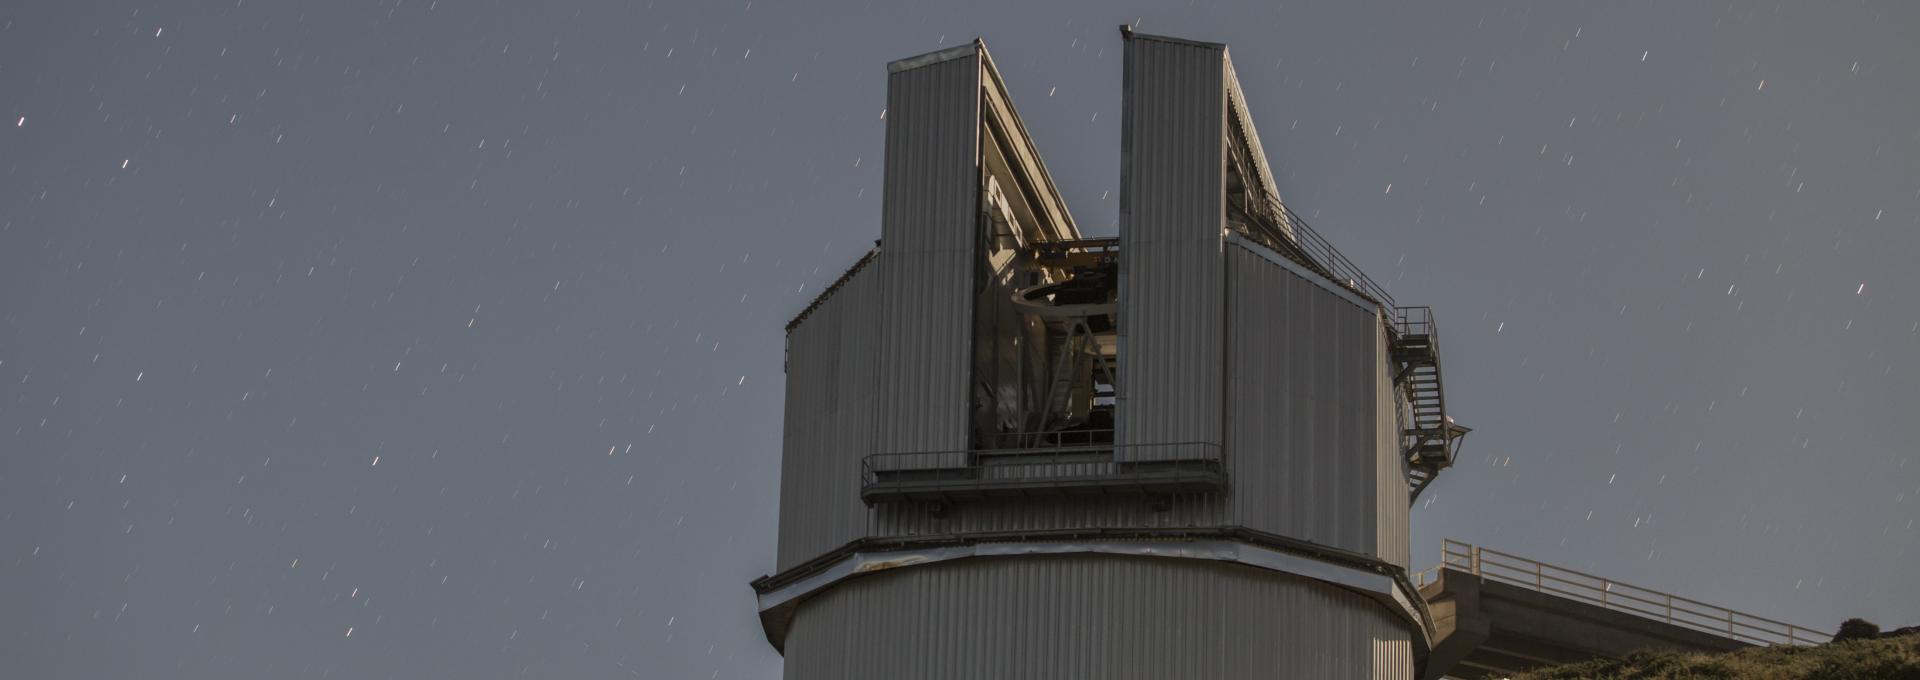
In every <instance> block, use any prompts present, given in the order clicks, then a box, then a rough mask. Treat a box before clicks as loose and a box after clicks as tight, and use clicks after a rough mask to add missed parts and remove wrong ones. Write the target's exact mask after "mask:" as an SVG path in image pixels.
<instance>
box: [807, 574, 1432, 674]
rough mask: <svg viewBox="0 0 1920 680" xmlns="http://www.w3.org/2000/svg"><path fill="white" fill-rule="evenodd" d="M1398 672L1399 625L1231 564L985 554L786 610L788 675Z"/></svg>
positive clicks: (878, 577) (859, 583)
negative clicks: (790, 612)
mask: <svg viewBox="0 0 1920 680" xmlns="http://www.w3.org/2000/svg"><path fill="white" fill-rule="evenodd" d="M1413 674H1414V659H1413V643H1412V632H1411V630H1410V629H1409V624H1407V623H1406V622H1404V621H1402V620H1401V619H1399V618H1397V617H1395V616H1394V615H1392V614H1391V613H1389V612H1388V611H1387V610H1386V609H1385V608H1384V607H1383V606H1382V605H1380V604H1379V603H1378V602H1375V601H1373V600H1371V599H1369V598H1367V597H1364V596H1362V595H1358V594H1354V593H1351V592H1348V591H1345V590H1342V589H1339V588H1336V587H1333V586H1330V585H1327V584H1323V583H1320V582H1318V581H1313V580H1311V579H1305V578H1301V577H1297V576H1292V575H1288V574H1283V573H1279V572H1273V571H1267V570H1264V569H1259V568H1256V567H1249V566H1244V565H1237V564H1230V563H1223V562H1213V561H1207V560H1190V559H1174V558H1156V557H1130V556H1115V555H1100V554H1084V555H1032V556H1018V557H991V558H972V559H964V560H956V561H951V562H940V563H934V564H926V565H920V566H911V567H904V568H898V569H888V570H886V571H883V572H880V573H876V574H872V575H869V576H862V577H857V578H853V579H850V580H848V581H845V582H843V583H840V584H838V585H836V586H834V587H831V588H828V589H827V590H826V591H824V592H822V593H820V594H819V595H817V596H815V597H812V598H810V599H808V600H806V601H805V602H804V603H802V604H801V605H800V607H799V610H798V611H797V612H796V613H795V616H794V619H793V625H792V628H791V629H790V631H789V633H788V637H787V639H786V677H787V679H788V680H827V679H834V680H840V679H863V678H873V679H881V678H884V679H886V680H897V679H900V678H927V679H931V678H955V679H960V678H967V679H971V678H1005V679H1008V680H1016V679H1033V680H1040V679H1047V680H1052V679H1055V678H1142V679H1147V678H1151V679H1154V680H1159V679H1161V678H1230V679H1239V678H1247V679H1252V678H1262V679H1267V678H1374V679H1377V680H1409V679H1411V678H1412V677H1413Z"/></svg>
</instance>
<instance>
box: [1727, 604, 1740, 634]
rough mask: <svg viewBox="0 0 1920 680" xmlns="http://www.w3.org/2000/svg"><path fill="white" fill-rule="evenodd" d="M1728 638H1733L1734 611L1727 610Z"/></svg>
mask: <svg viewBox="0 0 1920 680" xmlns="http://www.w3.org/2000/svg"><path fill="white" fill-rule="evenodd" d="M1727 636H1728V637H1733V610H1731V609H1729V610H1727ZM1735 639H1738V638H1735Z"/></svg>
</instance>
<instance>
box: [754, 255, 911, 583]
mask: <svg viewBox="0 0 1920 680" xmlns="http://www.w3.org/2000/svg"><path fill="white" fill-rule="evenodd" d="M889 255H891V254H890V253H886V254H882V255H880V259H879V261H877V262H874V263H872V264H869V265H868V266H867V267H866V268H865V269H862V270H860V271H858V272H856V273H854V274H853V275H852V276H851V277H849V278H848V279H847V280H846V281H845V282H844V283H842V284H841V285H840V289H839V290H838V291H835V292H834V293H833V295H832V296H831V297H828V298H826V299H824V300H822V301H821V302H820V305H819V307H817V308H815V309H814V310H813V312H812V313H811V314H809V315H808V316H807V318H805V319H803V320H801V321H800V323H799V324H797V325H795V326H794V328H793V330H792V331H790V332H789V333H787V405H786V406H787V408H786V433H785V437H784V439H783V440H782V447H783V449H784V451H783V452H782V454H781V457H780V549H779V559H778V569H782V570H784V569H787V568H788V567H792V566H794V565H796V564H799V563H801V562H805V561H807V560H810V559H813V558H814V557H817V556H819V555H820V554H821V553H824V552H826V551H828V550H832V549H834V548H837V547H839V546H841V545H843V544H845V543H846V542H848V541H851V540H854V539H856V538H860V537H862V536H865V535H866V533H867V525H866V518H867V508H866V506H865V505H862V504H861V503H860V458H861V457H862V456H864V455H866V454H867V453H868V452H870V451H871V450H872V447H873V416H874V414H875V412H876V411H877V404H876V403H875V401H874V390H873V385H874V378H875V373H874V369H875V363H874V359H873V357H874V350H875V349H876V345H878V340H879V336H878V335H877V334H875V333H874V328H875V327H876V326H878V325H879V323H880V297H881V296H880V285H879V282H880V276H879V274H878V272H877V271H876V270H877V269H878V266H879V265H880V264H882V263H884V262H885V261H886V258H887V257H888V256H889Z"/></svg>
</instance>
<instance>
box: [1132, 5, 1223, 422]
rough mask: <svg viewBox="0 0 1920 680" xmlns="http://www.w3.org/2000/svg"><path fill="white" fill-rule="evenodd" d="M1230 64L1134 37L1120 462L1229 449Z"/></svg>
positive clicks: (1195, 48)
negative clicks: (1225, 434) (1225, 248)
mask: <svg viewBox="0 0 1920 680" xmlns="http://www.w3.org/2000/svg"><path fill="white" fill-rule="evenodd" d="M1226 59H1227V53H1226V46H1224V45H1208V44H1204V43H1194V42H1188V41H1178V40H1171V39H1163V38H1158V37H1152V36H1145V35H1133V34H1129V37H1128V39H1127V41H1126V57H1125V67H1124V69H1125V73H1124V76H1123V80H1122V85H1121V88H1122V95H1121V106H1122V109H1121V123H1120V127H1121V134H1120V252H1121V253H1122V256H1121V258H1120V309H1119V343H1120V344H1119V363H1120V374H1119V383H1120V384H1119V386H1118V387H1119V394H1118V400H1117V405H1116V407H1115V420H1116V421H1117V423H1116V425H1117V427H1118V432H1117V433H1116V438H1117V440H1118V442H1119V443H1120V444H1122V445H1123V447H1124V448H1121V449H1119V454H1118V455H1117V456H1116V457H1117V458H1121V459H1126V460H1155V459H1161V460H1164V459H1170V458H1180V457H1189V456H1190V455H1191V454H1192V452H1190V451H1185V450H1183V447H1172V446H1169V447H1143V446H1138V445H1147V444H1172V443H1187V442H1204V443H1208V444H1218V443H1219V442H1220V429H1221V412H1220V399H1221V371H1222V364H1223V362H1222V361H1221V344H1222V342H1221V332H1222V321H1221V311H1222V307H1223V304H1224V303H1223V300H1222V295H1221V285H1222V279H1223V274H1222V264H1221V229H1222V227H1223V226H1224V223H1225V220H1226V153H1225V148H1226V147H1225V145H1226V82H1225V79H1226V66H1225V65H1226ZM1228 455H1231V454H1228Z"/></svg>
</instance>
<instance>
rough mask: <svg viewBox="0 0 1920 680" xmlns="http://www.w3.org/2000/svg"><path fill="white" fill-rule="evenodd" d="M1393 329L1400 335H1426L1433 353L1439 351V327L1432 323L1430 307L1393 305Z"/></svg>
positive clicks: (1431, 309)
mask: <svg viewBox="0 0 1920 680" xmlns="http://www.w3.org/2000/svg"><path fill="white" fill-rule="evenodd" d="M1393 325H1394V330H1396V331H1398V332H1399V333H1400V335H1402V336H1409V335H1424V336H1427V343H1428V346H1430V347H1432V348H1433V352H1434V354H1436V355H1437V354H1439V353H1440V339H1439V336H1440V334H1439V332H1438V331H1439V330H1440V329H1439V328H1438V327H1437V326H1436V325H1435V324H1434V320H1433V308H1432V307H1395V308H1393Z"/></svg>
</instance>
